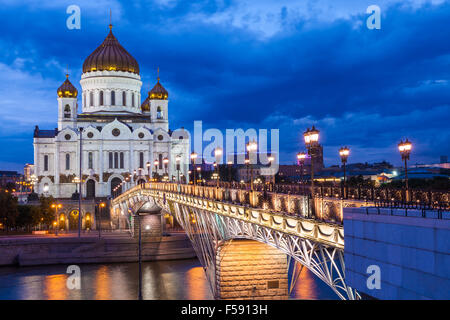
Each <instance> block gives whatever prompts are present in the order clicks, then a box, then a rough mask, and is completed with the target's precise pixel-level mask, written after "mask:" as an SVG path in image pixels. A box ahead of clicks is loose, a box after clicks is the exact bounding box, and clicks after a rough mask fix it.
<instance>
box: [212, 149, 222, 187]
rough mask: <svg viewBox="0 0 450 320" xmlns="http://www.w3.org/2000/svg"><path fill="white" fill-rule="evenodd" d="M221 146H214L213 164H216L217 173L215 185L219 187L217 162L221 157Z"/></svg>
mask: <svg viewBox="0 0 450 320" xmlns="http://www.w3.org/2000/svg"><path fill="white" fill-rule="evenodd" d="M222 154H223V151H222V148H219V147H218V148H216V149H215V150H214V157H215V158H216V162H215V166H216V173H217V187H219V180H220V175H219V163H220V162H221V161H220V160H221V158H222Z"/></svg>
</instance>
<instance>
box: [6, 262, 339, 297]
mask: <svg viewBox="0 0 450 320" xmlns="http://www.w3.org/2000/svg"><path fill="white" fill-rule="evenodd" d="M80 268H81V290H69V289H67V287H66V281H67V277H68V274H66V270H67V265H54V266H41V267H22V268H11V267H2V268H0V299H30V300H33V299H51V300H54V299H86V300H93V299H123V300H134V299H137V297H138V292H137V290H138V264H137V263H112V264H85V265H80ZM143 282H144V283H143V297H144V299H185V300H201V299H213V296H212V293H211V289H210V286H209V283H208V282H207V280H206V276H205V273H204V271H203V268H202V267H201V266H200V263H199V262H198V260H195V259H189V260H177V261H176V260H175V261H155V262H146V263H144V264H143ZM291 299H337V297H336V295H335V294H334V293H333V292H332V291H331V289H329V288H328V287H327V286H326V285H325V284H324V283H323V282H322V281H321V280H319V279H318V278H317V277H316V276H315V275H314V274H312V273H311V272H310V271H309V270H307V269H306V268H303V271H302V273H301V275H300V278H299V279H298V281H297V284H296V287H295V288H294V290H293V294H292V295H291Z"/></svg>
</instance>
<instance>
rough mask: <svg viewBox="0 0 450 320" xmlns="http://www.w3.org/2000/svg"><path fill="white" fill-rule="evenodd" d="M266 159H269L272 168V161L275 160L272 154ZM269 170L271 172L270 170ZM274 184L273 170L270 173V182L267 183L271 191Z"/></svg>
mask: <svg viewBox="0 0 450 320" xmlns="http://www.w3.org/2000/svg"><path fill="white" fill-rule="evenodd" d="M267 159H268V160H269V167H270V169H272V163H273V162H274V161H275V157H274V156H273V155H270V156H269V157H268V158H267ZM270 171H271V172H272V170H270ZM274 184H275V172H274V173H273V174H271V175H270V184H269V188H270V191H273V185H274Z"/></svg>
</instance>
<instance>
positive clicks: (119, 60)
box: [83, 25, 139, 74]
mask: <svg viewBox="0 0 450 320" xmlns="http://www.w3.org/2000/svg"><path fill="white" fill-rule="evenodd" d="M103 70H109V71H111V70H114V71H125V72H131V73H135V74H139V64H138V63H137V61H136V59H134V58H133V57H132V56H131V54H129V53H128V52H127V50H125V48H124V47H122V46H121V45H120V43H119V41H118V40H117V39H116V37H115V36H114V35H113V33H112V25H109V34H108V36H107V37H106V38H105V40H104V41H103V43H102V44H101V45H100V46H99V47H98V48H97V49H95V50H94V52H92V53H91V54H90V55H89V56H88V57H87V58H86V60H85V61H84V63H83V73H86V72H91V71H103Z"/></svg>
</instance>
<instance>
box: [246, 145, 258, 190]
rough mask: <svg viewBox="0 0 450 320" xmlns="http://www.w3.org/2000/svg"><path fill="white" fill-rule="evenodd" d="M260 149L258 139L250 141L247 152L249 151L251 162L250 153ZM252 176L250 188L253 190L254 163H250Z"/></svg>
mask: <svg viewBox="0 0 450 320" xmlns="http://www.w3.org/2000/svg"><path fill="white" fill-rule="evenodd" d="M257 150H258V144H257V143H256V141H253V140H252V141H250V142H249V143H248V144H247V152H248V160H249V163H250V155H251V152H256V151H257ZM250 177H251V180H250V190H251V191H253V165H250Z"/></svg>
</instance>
